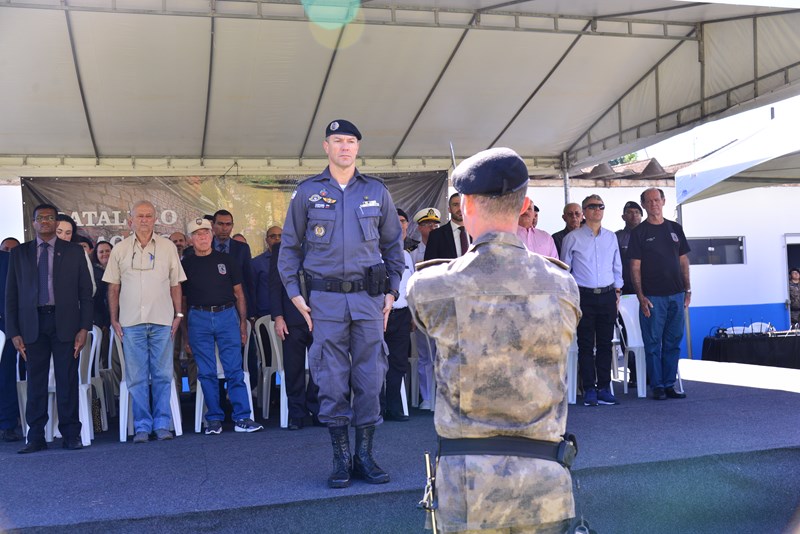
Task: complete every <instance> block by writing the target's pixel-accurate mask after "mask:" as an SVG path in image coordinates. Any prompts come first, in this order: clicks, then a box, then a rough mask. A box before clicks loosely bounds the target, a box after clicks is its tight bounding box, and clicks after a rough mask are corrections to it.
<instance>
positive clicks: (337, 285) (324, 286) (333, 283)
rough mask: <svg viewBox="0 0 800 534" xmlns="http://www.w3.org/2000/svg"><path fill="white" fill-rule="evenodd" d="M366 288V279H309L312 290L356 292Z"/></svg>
mask: <svg viewBox="0 0 800 534" xmlns="http://www.w3.org/2000/svg"><path fill="white" fill-rule="evenodd" d="M366 289H367V281H366V280H364V279H363V278H362V279H361V280H311V290H312V291H327V292H329V293H356V292H358V291H365V290H366Z"/></svg>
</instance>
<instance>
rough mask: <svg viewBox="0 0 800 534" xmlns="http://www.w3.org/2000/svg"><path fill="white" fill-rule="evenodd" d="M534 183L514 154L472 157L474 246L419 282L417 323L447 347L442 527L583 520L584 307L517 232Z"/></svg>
mask: <svg viewBox="0 0 800 534" xmlns="http://www.w3.org/2000/svg"><path fill="white" fill-rule="evenodd" d="M527 183H528V172H527V168H526V166H525V163H524V162H523V161H522V159H521V158H520V157H519V156H518V155H517V154H516V153H515V152H514V151H512V150H510V149H507V148H497V149H491V150H487V151H484V152H480V153H478V154H476V155H475V156H472V157H471V158H469V159H467V160H465V161H464V162H462V163H461V164H460V165H459V166H458V167H457V168H456V169H455V171H454V173H453V187H455V189H456V190H457V191H458V192H460V193H461V194H462V197H461V198H462V200H461V202H462V211H463V213H464V224H465V226H466V228H467V231H468V232H469V233H470V235H473V236H475V240H474V242H473V244H472V246H471V247H470V249H469V251H468V252H467V253H466V254H465V255H464V256H462V257H460V258H458V259H455V260H450V261H446V262H442V261H441V260H439V261H435V262H428V264H429V265H430V264H432V263H444V264H441V265H435V266H428V267H424V268H423V270H421V271H419V272H418V273H417V274H415V275H414V276H413V277H412V278H411V281H410V282H409V285H408V301H409V305H410V306H411V309H412V313H413V315H414V319H415V321H416V323H417V325H418V326H419V327H420V328H421V329H424V330H425V331H427V333H428V334H429V335H430V336H431V337H432V338H434V339H435V340H436V344H437V346H438V347H439V356H438V359H437V361H436V369H435V370H436V382H437V388H438V389H437V392H436V395H437V398H436V412H435V424H436V432H437V434H438V435H439V439H440V456H439V458H438V465H437V469H436V492H437V497H438V510H437V521H438V523H439V526H440V528H441V530H442V531H443V532H459V531H473V530H482V531H491V532H512V531H513V532H537V533H539V532H564V531H566V530H567V529H568V528H569V520H570V518H572V517H573V516H574V515H575V512H574V508H575V506H574V502H573V498H572V478H571V476H570V473H569V470H568V469H567V467H565V466H568V465H569V463H570V460H569V459H566V460H565V459H564V455H563V450H564V449H571V447H566V446H565V442H564V441H563V440H562V435H563V434H564V432H565V429H566V423H567V397H566V379H565V377H566V360H567V349H568V347H569V344H570V340H571V339H572V334H573V332H575V329H576V327H577V324H578V319H579V318H580V300H579V296H578V287H577V285H576V284H575V281H574V280H573V278H572V277H571V276H570V275H569V273H568V272H567V271H566V270H565V267H566V266H565V265H563V264H561V263H560V262H558V260H549V259H546V258H544V257H542V256H540V255H538V254H534V253H532V252H529V251H527V250H526V248H525V246H524V245H523V243H522V241H520V239H519V238H518V237H517V236H516V228H517V219H518V217H519V214H520V213H521V212H523V211H524V210H525V209H526V208H527V205H528V203H529V202H530V200H529V199H527V198H525V192H526V189H527ZM422 265H423V266H425V264H422ZM559 450H560V451H562V453H561V454H559V453H558V452H557V451H559ZM572 451H573V452H574V449H572Z"/></svg>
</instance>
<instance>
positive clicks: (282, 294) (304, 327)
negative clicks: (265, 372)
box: [269, 243, 319, 430]
mask: <svg viewBox="0 0 800 534" xmlns="http://www.w3.org/2000/svg"><path fill="white" fill-rule="evenodd" d="M280 247H281V244H280V243H277V244H275V245H273V246H272V257H271V258H270V269H269V297H270V309H271V310H272V320H273V321H275V332H276V333H277V334H278V337H280V338H281V339H282V340H283V372H284V376H285V378H286V397H287V398H288V401H289V427H288V428H289V430H300V429H301V428H303V426H305V418H306V417H307V416H308V414H309V413H311V415H312V417H313V420H314V423H315V424H319V423H318V421H319V420H318V419H317V414H319V400H318V398H317V394H318V392H319V387H317V385H316V384H315V383H314V377H313V376H311V374H310V373H309V377H308V384H306V372H305V371H306V350H307V349H308V348H309V347H311V342H312V341H313V338H312V336H311V331H310V330H309V329H308V323H306V320H305V318H303V316H302V315H301V314H300V311H299V310H298V309H297V307H296V306H295V305H294V304H293V303H292V301H291V299H290V298H289V295H288V294H287V293H286V288H285V287H284V285H283V282H282V281H281V275H280V272H278V253H279V252H280Z"/></svg>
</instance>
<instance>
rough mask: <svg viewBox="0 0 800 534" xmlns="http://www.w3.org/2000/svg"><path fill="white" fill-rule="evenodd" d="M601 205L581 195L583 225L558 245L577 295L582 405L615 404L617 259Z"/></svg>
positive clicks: (619, 265) (619, 268)
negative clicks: (612, 389)
mask: <svg viewBox="0 0 800 534" xmlns="http://www.w3.org/2000/svg"><path fill="white" fill-rule="evenodd" d="M605 209H606V206H605V204H603V199H602V198H600V196H599V195H589V196H588V197H586V198H585V199H583V213H585V214H586V224H584V225H583V226H582V227H580V228H578V229H577V230H575V231H573V232H570V233H569V234H567V235H566V237H564V242H563V243H562V244H561V261H563V262H564V263H566V264H567V265H569V266H570V270H571V271H572V276H573V277H574V278H575V282H577V283H578V290H579V291H580V295H581V313H582V317H581V321H580V322H579V323H578V363H579V367H580V374H581V382H582V384H583V404H584V405H586V406H597V405H598V403H599V404H619V403H618V402H617V399H616V397H614V395H613V394H612V393H611V388H610V387H609V386H610V384H611V365H612V350H611V349H612V347H611V340H612V338H613V337H614V323H615V322H616V320H617V306H618V304H619V294H620V291H621V290H622V262H621V260H620V256H619V246H618V245H617V236H615V235H614V233H613V232H612V231H611V230H606V229H605V228H603V227H602V222H603V214H604V213H605ZM595 347H596V353H595Z"/></svg>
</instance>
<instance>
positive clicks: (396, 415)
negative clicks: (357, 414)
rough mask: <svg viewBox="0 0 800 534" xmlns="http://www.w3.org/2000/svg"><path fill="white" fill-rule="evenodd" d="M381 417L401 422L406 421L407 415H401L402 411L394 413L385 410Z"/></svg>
mask: <svg viewBox="0 0 800 534" xmlns="http://www.w3.org/2000/svg"><path fill="white" fill-rule="evenodd" d="M383 418H384V419H385V420H386V421H400V422H402V423H404V422H406V421H408V416H407V415H403V414H402V413H395V412H393V411H391V410H386V413H385V414H384V416H383Z"/></svg>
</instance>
